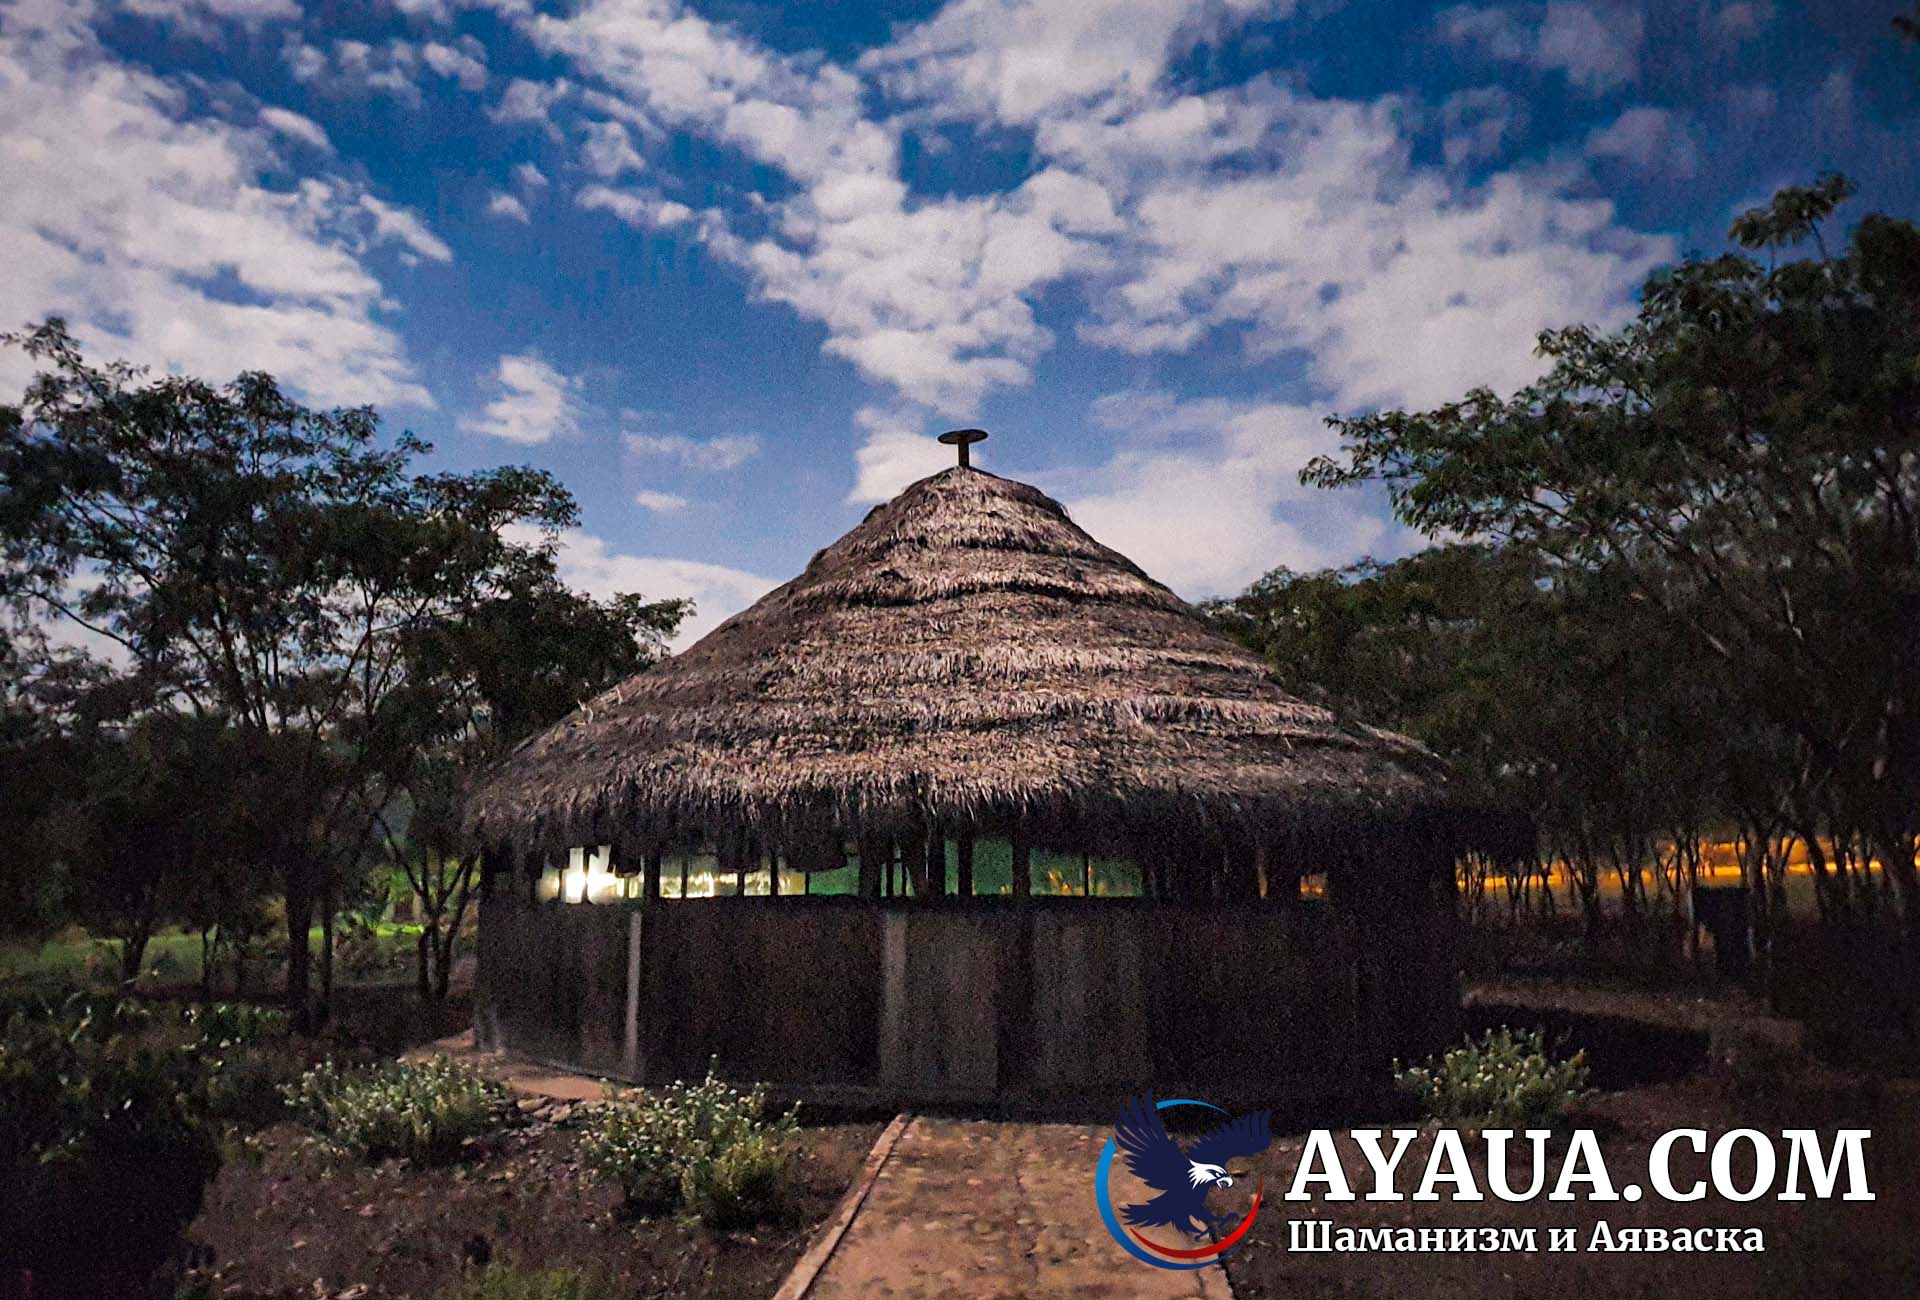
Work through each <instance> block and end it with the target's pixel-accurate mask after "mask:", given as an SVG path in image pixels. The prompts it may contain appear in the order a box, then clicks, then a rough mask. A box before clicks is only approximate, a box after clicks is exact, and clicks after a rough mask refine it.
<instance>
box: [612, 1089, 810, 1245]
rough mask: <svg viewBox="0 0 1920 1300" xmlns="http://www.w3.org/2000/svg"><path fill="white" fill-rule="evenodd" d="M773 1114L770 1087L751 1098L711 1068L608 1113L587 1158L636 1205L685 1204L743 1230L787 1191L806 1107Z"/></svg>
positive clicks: (708, 1219)
mask: <svg viewBox="0 0 1920 1300" xmlns="http://www.w3.org/2000/svg"><path fill="white" fill-rule="evenodd" d="M766 1109H767V1096H766V1089H765V1087H763V1086H755V1087H754V1088H753V1089H751V1090H749V1091H745V1092H743V1091H741V1090H740V1089H738V1088H735V1087H733V1086H732V1085H731V1084H728V1083H724V1082H722V1081H721V1080H719V1079H717V1078H715V1077H714V1075H713V1072H712V1070H711V1069H709V1070H708V1072H707V1077H706V1078H705V1079H703V1080H701V1081H700V1082H699V1083H697V1084H692V1085H688V1084H684V1083H675V1084H673V1085H672V1086H670V1087H667V1088H663V1089H661V1090H660V1091H658V1092H656V1093H652V1094H647V1095H643V1096H641V1097H638V1098H636V1099H633V1100H629V1101H616V1102H611V1103H609V1104H608V1105H606V1106H604V1107H601V1108H599V1109H598V1110H596V1111H595V1112H594V1114H593V1116H592V1117H591V1119H590V1120H589V1121H588V1127H587V1131H586V1133H585V1135H584V1137H583V1138H582V1140H581V1154H582V1156H583V1157H584V1159H585V1161H586V1164H587V1167H588V1168H590V1169H592V1170H593V1171H594V1172H596V1173H598V1174H600V1175H601V1176H602V1177H604V1178H607V1179H609V1180H611V1181H613V1182H615V1183H618V1184H619V1185H620V1188H621V1190H622V1192H623V1193H624V1194H625V1196H626V1200H627V1205H628V1207H629V1208H630V1209H633V1210H635V1211H637V1212H640V1213H654V1212H658V1211H662V1210H670V1209H673V1208H676V1207H681V1208H685V1209H686V1210H688V1211H689V1212H691V1213H693V1214H694V1215H696V1216H698V1217H699V1218H700V1220H701V1221H702V1222H704V1223H706V1224H707V1225H708V1226H709V1227H715V1228H731V1227H740V1226H743V1225H745V1224H748V1223H753V1222H757V1221H758V1220H760V1219H764V1218H767V1217H769V1216H770V1215H772V1214H773V1213H774V1212H775V1211H776V1210H777V1209H778V1208H779V1205H780V1202H781V1200H782V1197H783V1194H784V1192H785V1189H786V1182H787V1174H788V1170H789V1168H790V1166H791V1161H792V1155H791V1151H790V1150H789V1148H788V1146H787V1143H786V1138H787V1137H788V1135H789V1134H791V1133H792V1132H793V1131H794V1129H795V1128H796V1127H798V1124H799V1114H798V1108H795V1109H794V1110H789V1111H787V1112H786V1113H785V1114H783V1115H779V1116H776V1117H774V1118H771V1119H769V1118H768V1117H767V1115H766Z"/></svg>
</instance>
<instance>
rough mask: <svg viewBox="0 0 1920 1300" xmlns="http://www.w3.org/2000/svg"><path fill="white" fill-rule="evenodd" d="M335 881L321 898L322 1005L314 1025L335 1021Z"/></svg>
mask: <svg viewBox="0 0 1920 1300" xmlns="http://www.w3.org/2000/svg"><path fill="white" fill-rule="evenodd" d="M334 906H335V903H334V895H333V881H332V880H328V881H327V884H326V886H325V888H324V890H323V891H322V893H321V896H320V1005H319V1006H318V1007H317V1008H316V1009H315V1011H314V1017H315V1019H314V1023H315V1024H316V1025H324V1024H326V1023H327V1021H329V1020H331V1019H333V912H334Z"/></svg>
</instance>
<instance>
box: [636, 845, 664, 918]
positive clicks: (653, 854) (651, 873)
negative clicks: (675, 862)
mask: <svg viewBox="0 0 1920 1300" xmlns="http://www.w3.org/2000/svg"><path fill="white" fill-rule="evenodd" d="M643 870H644V871H645V873H646V874H645V875H644V877H643V878H642V879H641V881H640V901H641V902H643V903H646V904H647V905H648V906H652V905H654V904H657V903H658V902H659V901H660V850H659V849H657V848H655V849H650V850H648V852H647V856H646V865H645V867H644V868H643Z"/></svg>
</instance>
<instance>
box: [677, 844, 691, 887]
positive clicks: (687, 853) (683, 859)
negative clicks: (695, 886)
mask: <svg viewBox="0 0 1920 1300" xmlns="http://www.w3.org/2000/svg"><path fill="white" fill-rule="evenodd" d="M692 860H693V850H692V849H691V848H685V849H682V850H680V897H681V898H683V899H684V898H685V897H686V896H687V867H688V864H689V863H690V862H692Z"/></svg>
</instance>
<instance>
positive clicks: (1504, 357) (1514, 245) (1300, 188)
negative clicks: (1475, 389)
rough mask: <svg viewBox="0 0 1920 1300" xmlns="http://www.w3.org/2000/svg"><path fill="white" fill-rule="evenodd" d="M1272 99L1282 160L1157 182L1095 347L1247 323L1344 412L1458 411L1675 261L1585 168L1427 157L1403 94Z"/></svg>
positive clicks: (1148, 348)
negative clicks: (1360, 99)
mask: <svg viewBox="0 0 1920 1300" xmlns="http://www.w3.org/2000/svg"><path fill="white" fill-rule="evenodd" d="M1269 108H1270V111H1271V112H1272V114H1273V115H1274V121H1275V123H1276V124H1277V126H1278V128H1279V129H1281V130H1282V131H1283V132H1284V134H1285V137H1286V139H1287V140H1288V141H1289V148H1288V150H1287V152H1286V155H1285V156H1284V157H1283V158H1281V159H1278V160H1276V161H1275V163H1274V165H1273V166H1272V167H1271V168H1270V169H1267V170H1243V171H1241V172H1240V173H1239V174H1229V175H1224V176H1223V175H1217V174H1212V173H1205V172H1198V171H1196V172H1194V173H1191V174H1188V175H1185V176H1179V175H1174V176H1167V177H1162V178H1155V179H1153V180H1152V181H1151V182H1150V183H1148V184H1147V185H1146V186H1144V187H1143V192H1142V193H1141V195H1140V197H1139V198H1138V199H1137V201H1136V202H1135V203H1134V205H1133V212H1134V214H1135V216H1136V218H1137V221H1138V224H1139V227H1140V236H1139V247H1138V249H1137V251H1135V252H1134V253H1133V254H1132V256H1131V257H1130V258H1129V264H1128V271H1127V274H1126V276H1125V278H1124V280H1123V282H1122V283H1121V284H1120V286H1119V288H1118V289H1117V290H1116V291H1115V292H1113V293H1111V294H1109V295H1107V296H1105V297H1103V298H1101V299H1100V300H1099V312H1098V315H1097V318H1096V319H1095V320H1094V321H1093V322H1091V323H1089V324H1087V325H1084V326H1083V327H1082V331H1081V332H1082V335H1083V337H1086V338H1088V339H1090V340H1091V341H1094V342H1097V343H1100V344H1103V345H1105V346H1110V347H1115V348H1120V349H1123V350H1126V351H1131V352H1136V353H1141V354H1146V353H1152V352H1157V351H1184V350H1187V349H1190V348H1192V347H1194V346H1195V345H1197V344H1198V343H1199V342H1200V341H1201V340H1202V339H1203V338H1205V337H1206V336H1207V335H1208V334H1210V333H1211V332H1212V331H1213V330H1215V329H1217V328H1220V327H1222V326H1227V325H1239V326H1244V327H1246V330H1245V334H1244V339H1245V343H1246V346H1247V348H1248V350H1249V352H1250V353H1251V355H1253V356H1255V357H1262V356H1273V355H1278V354H1281V353H1284V352H1287V351H1291V350H1299V351H1301V352H1303V353H1304V355H1305V357H1306V359H1307V361H1308V364H1309V368H1310V374H1311V376H1312V378H1313V379H1314V380H1315V381H1316V382H1318V383H1319V384H1320V385H1321V386H1322V387H1324V388H1325V389H1327V390H1329V391H1330V392H1332V393H1333V394H1335V396H1336V398H1337V401H1338V404H1339V405H1341V406H1343V407H1347V408H1351V407H1354V406H1361V405H1368V404H1372V403H1376V402H1378V403H1398V402H1411V403H1427V402H1438V401H1443V400H1446V399H1447V398H1449V397H1452V396H1456V395H1458V394H1459V393H1460V392H1462V391H1464V389H1465V388H1466V387H1468V386H1470V385H1471V384H1473V383H1478V382H1485V383H1491V384H1495V385H1515V384H1518V383H1523V382H1525V381H1526V380H1528V379H1530V378H1531V377H1532V376H1533V375H1535V374H1537V373H1538V367H1539V363H1538V361H1537V359H1536V358H1535V357H1534V356H1533V345H1534V337H1535V335H1536V334H1537V333H1538V332H1539V331H1540V330H1542V329H1545V328H1549V327H1553V326H1559V325H1564V324H1567V323H1568V322H1571V321H1581V320H1585V321H1594V322H1597V323H1606V322H1610V321H1614V320H1617V319H1619V317H1620V315H1621V313H1622V311H1623V310H1624V309H1625V307H1626V305H1627V303H1628V302H1629V300H1630V295H1631V293H1632V290H1633V289H1634V288H1635V287H1637V286H1638V284H1639V283H1640V281H1641V280H1642V279H1643V278H1644V276H1645V274H1646V272H1647V271H1648V270H1650V269H1651V267H1652V266H1653V265H1654V264H1655V263H1656V262H1658V261H1659V260H1661V259H1663V258H1665V257H1668V256H1671V252H1672V246H1671V243H1670V241H1667V240H1664V239H1656V238H1648V237H1644V236H1639V235H1635V234H1633V233H1631V232H1629V231H1625V230H1623V229H1621V228H1620V227H1618V226H1616V225H1615V224H1614V222H1613V216H1614V214H1613V209H1612V207H1611V205H1610V204H1607V203H1605V202H1600V201H1594V200H1576V199H1571V198H1567V197H1563V195H1562V190H1563V186H1564V184H1565V183H1566V182H1568V181H1570V180H1571V179H1572V178H1571V177H1569V176H1564V175H1556V174H1554V173H1552V172H1548V171H1540V170H1535V171H1507V172H1502V173H1498V174H1496V175H1494V176H1492V177H1490V178H1488V180H1487V181H1486V182H1485V183H1483V184H1481V185H1478V186H1474V187H1471V188H1463V187H1460V186H1458V185H1457V184H1455V183H1453V182H1451V181H1449V180H1448V179H1447V178H1445V177H1444V176H1442V175H1439V174H1436V173H1432V172H1429V171H1425V170H1422V169H1419V168H1415V167H1413V166H1411V165H1410V162H1409V144H1408V140H1407V137H1406V135H1405V132H1404V131H1403V129H1402V127H1401V124H1400V121H1399V115H1398V112H1397V107H1396V105H1395V104H1394V103H1393V102H1391V101H1384V102H1380V103H1375V104H1352V103H1343V102H1340V101H1326V100H1310V99H1306V98H1303V97H1300V96H1296V95H1292V94H1289V93H1284V92H1279V91H1275V92H1274V94H1273V96H1272V98H1271V102H1270V105H1269Z"/></svg>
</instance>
